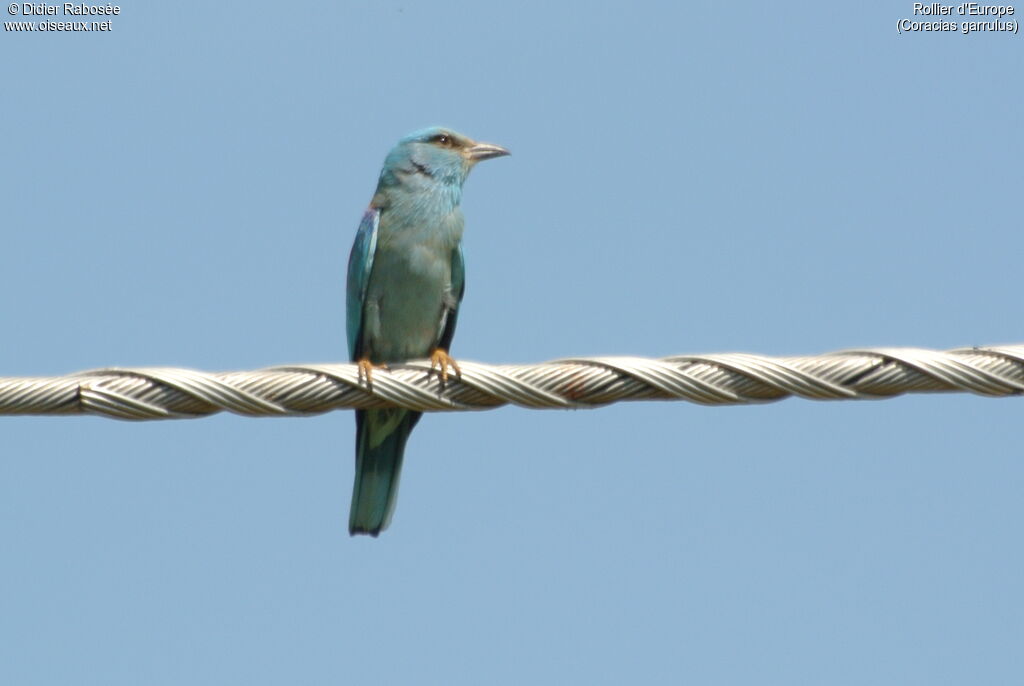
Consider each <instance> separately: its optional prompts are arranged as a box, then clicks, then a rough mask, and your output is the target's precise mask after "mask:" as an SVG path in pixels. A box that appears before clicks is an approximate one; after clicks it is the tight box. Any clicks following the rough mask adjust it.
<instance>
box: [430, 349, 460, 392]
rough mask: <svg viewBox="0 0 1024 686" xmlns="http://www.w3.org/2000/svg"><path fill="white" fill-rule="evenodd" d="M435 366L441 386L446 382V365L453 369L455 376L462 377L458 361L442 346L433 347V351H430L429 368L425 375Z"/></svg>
mask: <svg viewBox="0 0 1024 686" xmlns="http://www.w3.org/2000/svg"><path fill="white" fill-rule="evenodd" d="M435 367H436V368H437V376H438V378H439V379H441V385H442V386H444V385H445V384H446V383H448V367H451V368H452V369H454V370H455V375H456V376H457V377H459V378H460V379H461V378H462V370H461V369H459V365H458V363H457V362H456V361H455V360H453V359H452V357H451V356H450V355H449V354H448V351H447V350H445V349H443V348H435V349H434V352H432V353H430V370H429V371H428V372H427V376H430V374H431V373H432V372H433V371H434V368H435Z"/></svg>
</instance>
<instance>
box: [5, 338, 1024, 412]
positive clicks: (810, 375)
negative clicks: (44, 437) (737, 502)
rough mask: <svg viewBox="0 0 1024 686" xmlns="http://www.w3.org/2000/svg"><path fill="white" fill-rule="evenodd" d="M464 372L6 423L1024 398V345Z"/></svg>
mask: <svg viewBox="0 0 1024 686" xmlns="http://www.w3.org/2000/svg"><path fill="white" fill-rule="evenodd" d="M459 365H460V367H461V369H462V374H461V377H459V378H449V380H448V383H447V384H442V383H441V382H440V380H439V379H438V377H437V375H436V374H431V373H430V364H429V362H428V361H426V360H416V361H412V362H408V363H404V364H400V365H392V366H391V368H390V369H389V370H383V369H379V370H375V371H374V373H373V377H372V383H371V384H369V385H367V383H366V380H365V379H361V378H360V376H359V373H358V369H357V367H356V365H354V364H308V365H289V366H282V367H270V368H268V369H259V370H256V371H240V372H215V373H210V372H200V371H195V370H191V369H174V368H169V367H144V368H137V369H122V368H116V367H115V368H109V369H96V370H92V371H84V372H78V373H76V374H70V375H67V376H59V377H20V378H3V377H0V414H10V415H15V414H19V415H24V414H28V415H50V414H58V415H59V414H89V415H98V416H102V417H113V418H116V419H136V420H140V419H187V418H193V417H203V416H206V415H210V414H214V413H216V412H221V411H226V412H233V413H235V414H240V415H245V416H251V417H255V416H269V417H286V416H307V415H314V414H320V413H323V412H328V411H330V410H340V409H352V408H377V407H392V406H400V407H405V408H408V409H413V410H421V411H425V412H440V411H465V410H486V409H491V408H495V407H500V406H502V405H507V404H511V405H517V406H519V407H527V408H533V409H545V408H561V409H578V408H593V407H601V406H603V405H608V404H610V403H614V402H619V401H623V400H689V401H691V402H695V403H701V404H705V405H736V404H742V403H760V402H770V401H774V400H780V399H782V398H786V397H789V396H796V397H800V398H807V399H810V400H864V399H878V398H886V397H892V396H896V395H901V394H903V393H922V392H939V391H947V392H953V391H961V392H967V393H974V394H977V395H985V396H1008V395H1021V394H1024V344H1012V345H999V346H987V347H981V348H959V349H955V350H948V351H938V350H927V349H922V348H873V349H865V350H844V351H839V352H834V353H828V354H824V355H815V356H795V357H766V356H762V355H751V354H748V353H718V354H710V355H678V356H672V357H665V358H661V359H649V358H641V357H589V358H587V357H583V358H570V359H564V360H555V361H552V362H544V363H541V364H531V365H487V364H481V363H478V362H469V361H464V362H460V363H459Z"/></svg>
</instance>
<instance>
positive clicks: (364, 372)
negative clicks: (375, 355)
mask: <svg viewBox="0 0 1024 686" xmlns="http://www.w3.org/2000/svg"><path fill="white" fill-rule="evenodd" d="M356 366H357V367H358V368H359V377H358V378H359V381H360V382H361V381H362V380H363V379H364V378H365V379H366V387H367V388H373V370H374V369H383V370H385V371H387V369H388V366H387V365H386V364H374V363H373V362H370V358H368V357H364V358H363V359H361V360H359V361H358V362H356Z"/></svg>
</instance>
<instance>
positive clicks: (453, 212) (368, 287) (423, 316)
mask: <svg viewBox="0 0 1024 686" xmlns="http://www.w3.org/2000/svg"><path fill="white" fill-rule="evenodd" d="M507 154H509V153H508V150H506V149H505V148H502V147H500V146H497V145H492V144H490V143H477V142H475V141H473V140H470V139H469V138H467V137H466V136H463V135H461V134H459V133H456V132H454V131H450V130H448V129H443V128H430V129H423V130H421V131H416V132H415V133H411V134H409V135H408V136H406V137H405V138H403V139H402V140H400V141H399V142H398V145H396V146H395V147H394V148H393V149H392V150H391V152H389V153H388V156H387V157H386V158H385V160H384V167H383V169H381V172H380V180H379V181H378V182H377V191H376V193H374V195H373V199H372V200H371V201H370V207H369V208H368V209H367V210H366V214H364V215H363V220H362V222H361V223H360V224H359V230H358V232H357V233H356V240H355V243H354V244H353V245H352V254H351V255H350V256H349V260H348V297H347V303H346V304H347V313H346V319H345V322H346V328H347V332H348V351H349V356H350V359H351V360H352V361H353V362H357V363H358V364H359V369H360V373H361V375H362V376H363V377H365V379H366V383H367V384H370V383H372V374H373V368H374V367H380V366H384V365H386V363H388V362H401V361H404V360H410V359H417V358H425V357H429V358H430V361H431V369H434V368H435V367H436V368H437V369H438V374H439V376H440V378H441V380H442V382H445V381H447V379H448V368H449V367H451V368H452V369H453V370H455V372H458V371H459V367H458V365H457V364H456V363H455V361H454V360H453V359H452V358H451V357H449V356H448V350H449V349H450V346H451V343H452V336H453V335H454V334H455V320H456V318H457V316H458V313H459V303H460V302H461V301H462V294H463V291H464V290H465V265H464V262H463V259H462V229H463V223H464V221H463V217H462V210H461V209H459V203H460V201H461V200H462V185H463V183H464V182H465V181H466V177H467V176H468V175H469V172H470V170H471V169H472V168H473V166H474V165H475V164H476V163H477V162H480V161H481V160H488V159H491V158H492V157H501V156H502V155H507ZM421 414H422V413H420V412H412V411H409V410H401V409H386V410H356V476H355V485H354V487H353V489H352V510H351V513H350V514H349V520H348V530H349V533H350V534H352V535H355V534H370V535H371V536H377V535H378V534H379V533H380V532H381V531H382V530H384V529H386V528H387V526H388V524H389V523H390V521H391V515H392V513H393V512H394V510H395V501H396V499H397V496H398V479H399V476H400V474H401V471H402V455H403V453H404V452H405V442H406V441H407V440H408V439H409V434H410V432H412V429H413V427H414V426H416V422H418V421H419V420H420V415H421Z"/></svg>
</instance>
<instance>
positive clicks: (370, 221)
mask: <svg viewBox="0 0 1024 686" xmlns="http://www.w3.org/2000/svg"><path fill="white" fill-rule="evenodd" d="M379 227H380V210H379V209H378V208H375V207H371V208H370V209H368V210H366V214H364V215H363V220H362V221H361V222H359V230H358V231H357V232H356V240H355V243H353V244H352V253H351V254H350V255H349V256H348V287H347V291H346V299H345V330H346V333H347V334H348V352H349V358H350V359H352V360H358V359H360V358H361V357H362V356H363V351H362V342H361V339H362V337H363V336H362V334H363V310H364V307H363V306H364V305H365V304H366V287H367V285H368V284H369V283H370V271H371V270H372V269H373V256H374V254H376V252H377V229H378V228H379Z"/></svg>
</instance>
